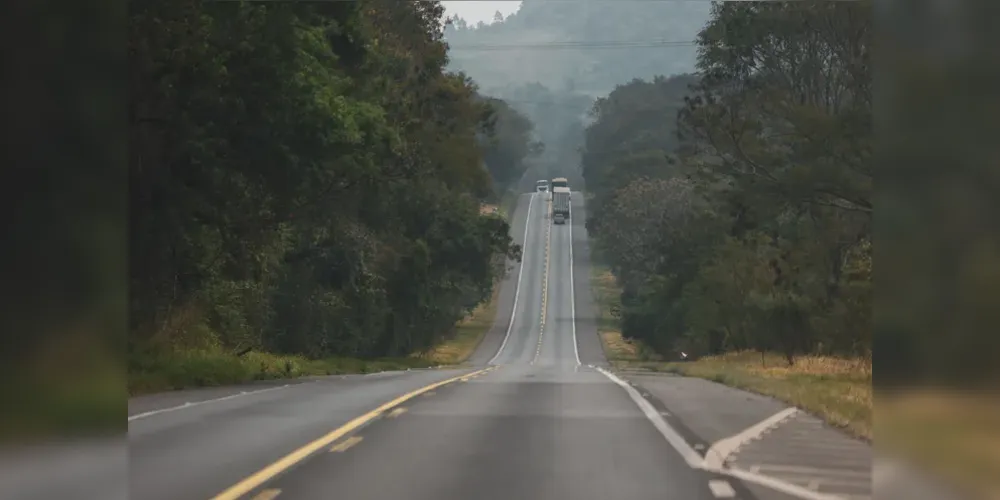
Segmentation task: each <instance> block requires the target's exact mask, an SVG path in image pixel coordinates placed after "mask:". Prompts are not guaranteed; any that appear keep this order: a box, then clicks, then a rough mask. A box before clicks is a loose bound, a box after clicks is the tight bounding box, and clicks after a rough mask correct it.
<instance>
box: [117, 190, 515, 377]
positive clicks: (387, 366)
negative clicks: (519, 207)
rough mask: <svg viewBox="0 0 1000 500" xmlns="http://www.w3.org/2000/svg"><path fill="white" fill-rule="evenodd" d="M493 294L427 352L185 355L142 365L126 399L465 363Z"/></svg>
mask: <svg viewBox="0 0 1000 500" xmlns="http://www.w3.org/2000/svg"><path fill="white" fill-rule="evenodd" d="M516 203H517V194H516V193H508V194H507V195H506V196H504V198H503V199H502V200H501V203H500V204H499V205H483V208H482V211H483V213H491V212H492V209H493V208H494V207H496V208H497V210H498V212H499V213H501V214H502V215H503V216H504V217H508V216H509V215H508V214H509V213H510V212H512V211H513V208H514V206H515V204H516ZM499 288H500V287H496V290H494V292H493V295H492V297H491V298H490V300H489V301H488V302H485V303H483V304H481V305H480V306H479V307H477V308H476V309H475V310H474V311H473V312H472V313H471V314H470V315H469V316H467V317H466V318H464V319H463V320H461V321H460V322H459V323H458V324H457V325H456V326H455V332H454V335H453V336H452V337H451V338H449V339H448V340H446V341H444V342H442V343H441V344H440V345H437V346H435V347H434V348H432V349H430V350H429V351H427V352H423V353H415V354H413V355H411V356H405V357H398V358H381V359H356V358H328V359H319V360H315V359H308V358H305V357H302V356H282V355H275V354H270V353H263V352H250V353H247V354H244V355H243V356H236V355H234V354H232V353H229V352H223V351H212V350H206V351H187V352H180V353H173V354H170V355H160V356H156V357H153V358H150V359H146V360H143V361H142V362H141V363H139V366H138V367H135V366H134V367H133V369H132V370H131V371H130V372H129V375H128V384H127V385H128V394H129V395H130V396H136V395H140V394H149V393H155V392H162V391H170V390H177V389H184V388H190V387H207V386H218V385H231V384H240V383H246V382H253V381H258V380H277V379H288V378H298V377H305V376H316V375H339V374H347V373H374V372H380V371H389V370H405V369H407V368H426V367H431V366H437V365H457V364H461V363H463V362H465V360H466V359H468V357H469V356H470V355H471V354H472V352H473V351H474V350H475V349H476V347H477V346H478V345H479V343H480V342H481V341H482V339H483V337H484V336H485V334H486V332H487V331H488V330H489V328H490V326H491V325H492V324H493V319H494V317H495V316H496V309H497V298H498V296H499Z"/></svg>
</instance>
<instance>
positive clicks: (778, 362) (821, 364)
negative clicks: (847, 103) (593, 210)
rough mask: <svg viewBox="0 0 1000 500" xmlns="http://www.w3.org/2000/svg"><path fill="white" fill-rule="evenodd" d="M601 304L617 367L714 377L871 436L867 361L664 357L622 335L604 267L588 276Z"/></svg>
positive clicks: (608, 349)
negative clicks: (791, 362)
mask: <svg viewBox="0 0 1000 500" xmlns="http://www.w3.org/2000/svg"><path fill="white" fill-rule="evenodd" d="M591 287H592V289H593V291H594V299H595V302H596V303H597V304H598V307H599V308H600V312H599V314H598V321H597V329H598V333H599V334H600V337H601V340H602V343H603V344H604V350H605V354H606V355H607V358H608V361H609V362H610V363H611V364H612V366H613V367H614V368H615V369H618V370H626V369H628V370H647V371H658V372H670V373H675V374H679V375H684V376H689V377H699V378H704V379H708V380H712V381H715V382H718V383H721V384H725V385H728V386H732V387H737V388H740V389H744V390H748V391H752V392H756V393H759V394H764V395H767V396H771V397H774V398H776V399H779V400H782V401H785V402H787V403H789V404H792V405H795V406H797V407H799V408H802V409H804V410H806V411H808V412H810V413H813V414H814V415H817V416H818V417H820V418H823V419H824V420H826V421H827V422H828V423H830V424H832V425H834V426H837V427H840V428H843V429H844V430H846V431H848V432H849V433H851V434H853V435H855V436H857V437H862V438H866V439H871V438H872V434H873V432H872V386H871V382H872V365H871V361H870V360H868V361H867V362H865V361H863V360H847V359H839V358H832V357H820V356H802V357H799V358H798V359H797V360H796V364H795V366H793V367H788V366H787V365H786V363H785V362H784V361H783V358H782V357H781V356H779V355H775V354H761V353H757V352H737V353H729V354H724V355H721V356H711V357H704V358H701V359H699V360H697V361H690V362H682V363H679V362H663V361H661V360H659V359H657V358H656V356H655V355H653V354H651V353H650V352H649V350H648V349H646V348H644V347H643V346H642V345H641V343H639V342H632V341H628V340H626V339H623V338H622V336H621V331H620V328H619V326H618V321H617V319H616V318H614V317H613V316H612V315H611V309H612V307H613V306H614V305H615V304H617V303H618V297H619V293H620V289H619V288H618V287H617V285H616V283H615V278H614V276H613V275H612V274H611V273H610V272H608V270H607V269H606V268H601V267H599V266H595V268H594V270H593V273H592V276H591Z"/></svg>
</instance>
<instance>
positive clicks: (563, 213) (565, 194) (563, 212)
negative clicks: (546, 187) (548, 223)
mask: <svg viewBox="0 0 1000 500" xmlns="http://www.w3.org/2000/svg"><path fill="white" fill-rule="evenodd" d="M566 219H569V188H564V187H557V188H555V189H553V190H552V221H553V222H554V223H556V224H563V223H565V222H566Z"/></svg>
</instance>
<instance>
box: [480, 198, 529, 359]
mask: <svg viewBox="0 0 1000 500" xmlns="http://www.w3.org/2000/svg"><path fill="white" fill-rule="evenodd" d="M534 202H535V193H531V196H530V197H529V198H528V215H526V216H525V218H524V239H523V240H522V241H521V266H520V269H518V271H517V285H514V306H513V307H512V308H511V310H510V324H508V325H507V334H506V335H504V337H503V342H502V343H501V344H500V348H499V349H497V353H496V354H494V355H493V357H492V358H490V360H489V361H488V362H487V363H486V364H488V365H492V364H493V362H494V361H496V360H497V358H499V357H500V354H501V353H502V352H503V348H504V347H507V340H508V339H510V332H511V330H513V329H514V317H515V316H516V315H517V298H518V296H519V295H520V294H521V274H522V273H523V272H524V249H525V248H526V247H527V246H528V229H529V228H530V227H531V205H532V203H534Z"/></svg>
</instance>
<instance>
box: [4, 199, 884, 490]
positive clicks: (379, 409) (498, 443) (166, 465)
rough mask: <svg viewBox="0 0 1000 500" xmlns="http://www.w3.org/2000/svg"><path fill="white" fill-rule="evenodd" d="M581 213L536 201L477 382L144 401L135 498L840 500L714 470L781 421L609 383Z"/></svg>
mask: <svg viewBox="0 0 1000 500" xmlns="http://www.w3.org/2000/svg"><path fill="white" fill-rule="evenodd" d="M584 210H585V207H584V206H583V196H582V195H580V194H578V195H576V196H574V197H573V200H572V217H571V219H570V221H569V223H568V224H566V225H553V224H551V221H550V220H549V218H548V196H547V195H546V194H544V193H539V194H524V195H522V196H521V198H520V199H519V201H518V204H517V209H516V210H515V212H514V214H513V215H512V234H513V236H514V237H515V240H516V241H517V242H518V243H523V245H524V252H523V258H522V262H521V264H520V265H516V264H515V265H514V266H513V268H512V272H510V273H509V276H508V277H507V279H506V280H505V281H504V282H503V284H502V286H503V288H502V290H501V294H500V299H499V301H500V302H499V306H498V313H497V320H496V322H495V324H494V325H493V327H492V329H491V330H490V331H489V332H488V333H487V335H486V337H485V338H484V340H483V342H482V343H481V344H480V346H479V348H478V349H477V351H476V352H475V353H474V354H473V356H472V357H471V358H470V361H469V363H468V364H469V366H468V367H463V368H447V369H444V368H442V369H427V370H411V371H404V372H387V373H380V374H370V375H350V376H332V377H317V378H310V379H299V380H293V381H283V382H270V383H264V384H258V385H252V386H243V387H221V388H210V389H200V390H192V391H180V392H174V393H166V394H157V395H149V396H143V397H138V398H132V399H131V400H130V401H129V423H128V427H129V436H128V445H129V450H128V480H127V483H128V498H132V499H139V500H182V499H199V500H200V499H236V498H245V499H259V500H267V499H272V498H279V499H282V500H284V499H328V498H343V499H350V500H366V499H394V498H398V499H413V500H431V499H433V500H441V499H455V500H465V499H472V498H475V499H498V500H499V499H504V500H509V499H525V500H528V499H557V498H573V499H594V500H607V499H612V498H613V499H616V500H619V499H620V500H630V499H636V500H639V499H650V500H652V499H658V500H662V499H678V500H701V499H712V498H744V499H748V498H761V499H764V498H766V499H768V500H770V499H792V498H806V499H813V498H816V499H820V498H833V497H830V496H825V495H824V494H821V493H820V492H817V490H816V488H812V489H809V488H806V487H804V486H796V485H795V484H793V482H788V481H782V480H779V479H775V478H774V477H766V476H762V475H760V474H756V473H753V472H746V471H743V472H741V473H739V474H736V473H732V472H729V471H727V470H724V466H723V465H721V464H719V463H715V462H713V461H712V460H708V459H707V458H708V455H711V454H712V453H715V454H716V455H717V456H722V455H720V454H724V453H733V452H734V451H735V448H733V447H732V446H729V445H726V444H725V443H723V446H713V443H714V442H716V441H720V440H722V441H724V439H723V438H725V437H726V436H736V437H737V438H738V439H742V440H748V439H752V438H754V437H759V434H760V433H761V432H763V431H760V429H758V430H757V431H755V430H754V429H752V428H751V429H748V427H753V424H755V423H757V422H759V421H765V420H767V419H768V418H769V417H771V416H772V415H773V414H774V413H776V412H780V411H781V410H782V407H781V405H779V404H776V403H775V402H773V401H770V400H767V401H763V399H766V398H761V399H762V401H761V402H758V403H754V402H752V401H751V400H750V398H748V397H744V396H746V393H741V392H739V391H735V390H730V391H731V392H732V395H730V393H729V392H722V391H723V389H725V390H728V389H727V388H721V386H717V385H715V384H712V385H713V386H717V387H719V389H712V388H706V387H702V386H695V385H690V384H689V385H685V384H683V383H679V382H677V381H680V380H688V379H681V378H679V377H676V378H674V380H675V381H673V382H672V381H671V378H669V377H660V378H656V379H655V380H654V379H653V378H654V377H651V379H650V380H644V381H643V382H642V385H639V384H637V383H636V382H634V380H632V379H628V375H627V374H618V375H616V374H612V373H610V372H609V371H608V366H607V363H606V360H605V359H604V355H603V351H602V347H601V344H600V341H599V339H598V336H597V331H596V326H595V321H594V316H595V315H594V312H595V307H594V304H593V299H592V297H591V294H590V289H589V275H590V264H589V247H588V243H587V235H586V230H585V229H584V220H585V211H584ZM702 382H704V381H702ZM705 384H710V383H708V382H705ZM712 391H716V392H717V393H718V396H717V397H716V398H715V399H712V400H708V399H706V397H705V395H706V394H710V393H712ZM657 395H662V398H660V397H659V396H657ZM671 398H673V399H671ZM664 401H668V402H669V403H670V405H672V406H670V407H669V408H668V407H667V406H664ZM748 401H749V402H748ZM674 408H677V409H678V412H674V411H673V409H674ZM783 418H787V416H786V417H783ZM758 427H759V426H758ZM758 431H759V432H758ZM741 433H742V434H741ZM755 433H756V435H755ZM831 439H833V438H831ZM730 441H732V440H730ZM730 444H731V443H730ZM727 446H729V447H728V448H727ZM710 450H711V451H710ZM867 453H868V454H869V456H867V460H869V462H866V463H865V466H870V449H869V450H868V451H867ZM864 459H865V458H859V459H858V460H864ZM852 460H853V459H852ZM713 464H714V465H713ZM758 468H759V467H758ZM93 481H95V482H97V481H98V480H97V479H94V480H93ZM868 482H870V478H869V479H868ZM105 484H107V483H105ZM0 486H2V485H0ZM869 490H870V488H869ZM39 491H41V490H39ZM53 491H54V490H53ZM0 492H3V488H2V487H0ZM50 493H51V492H50ZM84 497H85V496H79V497H78V498H84ZM37 498H52V497H51V496H45V495H43V494H41V493H40V494H39V496H37ZM95 498H96V497H95ZM104 498H111V497H110V496H105V497H104ZM845 498H846V496H845ZM852 498H870V491H869V493H868V494H867V495H865V494H864V493H863V492H862V493H859V494H857V495H853V496H852Z"/></svg>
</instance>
